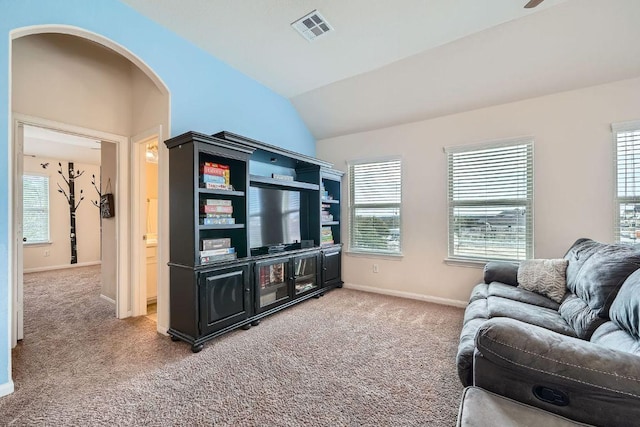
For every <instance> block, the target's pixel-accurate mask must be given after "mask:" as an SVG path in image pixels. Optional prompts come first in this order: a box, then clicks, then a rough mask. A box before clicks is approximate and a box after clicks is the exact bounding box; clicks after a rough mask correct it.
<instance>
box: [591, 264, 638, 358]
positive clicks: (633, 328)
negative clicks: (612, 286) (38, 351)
mask: <svg viewBox="0 0 640 427" xmlns="http://www.w3.org/2000/svg"><path fill="white" fill-rule="evenodd" d="M609 315H610V316H611V321H610V322H607V323H605V324H604V325H602V326H601V327H599V328H598V329H597V330H596V332H595V333H594V334H593V336H592V338H591V341H592V342H594V343H596V344H600V345H603V346H605V347H609V348H614V349H616V350H621V351H626V352H628V353H634V354H640V270H636V271H635V272H634V273H633V274H631V275H630V276H629V277H628V278H627V280H625V282H624V284H623V285H622V287H621V288H620V291H619V292H618V295H617V296H616V299H615V301H613V304H611V309H610V310H609Z"/></svg>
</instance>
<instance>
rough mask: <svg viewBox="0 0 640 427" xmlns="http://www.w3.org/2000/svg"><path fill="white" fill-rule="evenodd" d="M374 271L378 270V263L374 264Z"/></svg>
mask: <svg viewBox="0 0 640 427" xmlns="http://www.w3.org/2000/svg"><path fill="white" fill-rule="evenodd" d="M373 272H374V273H377V272H378V264H373Z"/></svg>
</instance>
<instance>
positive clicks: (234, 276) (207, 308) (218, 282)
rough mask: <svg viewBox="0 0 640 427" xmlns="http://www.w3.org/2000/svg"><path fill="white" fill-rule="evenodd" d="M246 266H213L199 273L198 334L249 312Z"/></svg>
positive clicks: (223, 325) (219, 327)
mask: <svg viewBox="0 0 640 427" xmlns="http://www.w3.org/2000/svg"><path fill="white" fill-rule="evenodd" d="M248 273H249V271H248V267H246V266H240V267H233V268H227V269H222V270H214V271H209V272H206V273H202V274H201V275H200V280H199V282H200V289H199V292H200V295H201V296H200V316H201V319H200V321H201V328H202V331H201V333H202V334H209V333H211V332H215V331H218V330H220V329H223V328H225V327H227V326H230V325H233V324H234V323H238V322H240V321H242V320H245V319H247V318H248V317H249V315H250V313H251V303H250V289H249V274H248Z"/></svg>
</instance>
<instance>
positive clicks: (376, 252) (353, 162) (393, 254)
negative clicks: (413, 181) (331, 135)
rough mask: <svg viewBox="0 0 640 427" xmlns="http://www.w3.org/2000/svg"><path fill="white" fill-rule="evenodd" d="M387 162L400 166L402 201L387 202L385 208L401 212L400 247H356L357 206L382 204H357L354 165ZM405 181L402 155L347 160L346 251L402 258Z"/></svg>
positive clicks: (399, 225) (399, 219) (351, 253)
mask: <svg viewBox="0 0 640 427" xmlns="http://www.w3.org/2000/svg"><path fill="white" fill-rule="evenodd" d="M387 162H398V163H399V168H400V202H399V203H389V204H386V205H385V206H382V207H385V208H388V207H391V208H393V207H397V209H398V212H399V215H398V216H399V218H398V227H399V236H398V249H397V250H395V251H386V250H380V249H366V248H361V247H354V245H353V232H354V230H355V229H354V225H353V217H354V215H355V209H356V208H357V207H369V206H370V207H374V206H375V207H381V206H380V205H371V204H366V203H365V204H362V203H360V204H358V205H355V201H354V196H355V194H354V188H353V186H352V180H353V177H352V174H353V167H354V166H358V165H366V164H373V163H387ZM403 182H404V168H403V160H402V157H401V156H383V157H373V158H364V159H357V160H350V161H347V183H348V185H347V188H348V206H347V209H348V211H349V214H348V220H347V224H348V233H347V234H348V239H347V245H346V246H347V248H346V249H347V250H346V252H347V253H348V254H349V255H356V256H374V257H388V258H393V259H395V258H401V257H402V256H403V254H402V242H403V227H402V217H403V199H402V189H403Z"/></svg>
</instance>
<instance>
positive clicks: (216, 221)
mask: <svg viewBox="0 0 640 427" xmlns="http://www.w3.org/2000/svg"><path fill="white" fill-rule="evenodd" d="M200 223H201V225H220V224H235V223H236V219H235V218H210V217H200Z"/></svg>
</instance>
